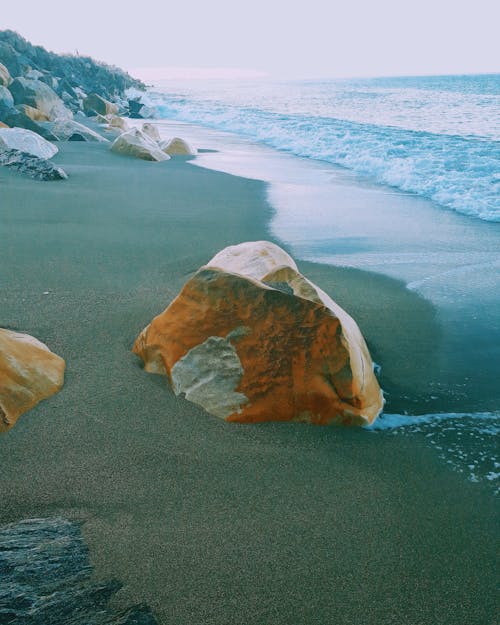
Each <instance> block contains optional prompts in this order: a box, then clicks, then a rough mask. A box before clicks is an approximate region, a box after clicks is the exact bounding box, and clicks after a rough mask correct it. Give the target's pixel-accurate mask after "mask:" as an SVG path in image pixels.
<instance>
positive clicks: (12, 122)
mask: <svg viewBox="0 0 500 625" xmlns="http://www.w3.org/2000/svg"><path fill="white" fill-rule="evenodd" d="M0 120H1V121H3V122H4V123H5V124H7V126H10V127H11V128H14V127H16V128H24V129H26V130H31V131H32V132H35V133H36V134H38V135H40V136H41V137H43V138H44V139H47V141H57V137H56V136H55V135H54V134H53V133H52V132H51V131H50V130H49V129H48V128H44V127H43V126H42V125H41V124H39V123H38V122H34V121H33V120H32V119H30V118H29V117H28V116H27V115H25V114H24V113H22V112H21V111H18V110H17V109H16V108H6V107H4V106H0Z"/></svg>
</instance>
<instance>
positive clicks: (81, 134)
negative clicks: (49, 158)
mask: <svg viewBox="0 0 500 625" xmlns="http://www.w3.org/2000/svg"><path fill="white" fill-rule="evenodd" d="M51 128H52V132H53V133H54V134H55V135H56V136H57V137H58V138H59V139H60V140H61V141H94V142H99V143H108V142H109V141H108V139H105V138H104V137H102V136H101V135H100V134H98V133H97V132H95V131H94V130H92V129H91V128H87V126H84V125H83V124H80V123H78V122H75V121H74V120H72V119H56V120H55V121H54V123H53V124H52V126H51Z"/></svg>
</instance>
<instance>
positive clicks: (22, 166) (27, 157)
mask: <svg viewBox="0 0 500 625" xmlns="http://www.w3.org/2000/svg"><path fill="white" fill-rule="evenodd" d="M0 165H2V166H3V167H9V168H10V169H14V170H15V171H18V172H19V173H21V174H24V175H26V176H29V177H30V178H33V180H66V178H67V177H68V175H67V174H66V172H65V171H64V169H61V168H60V167H57V166H56V165H54V164H53V163H51V162H50V161H49V160H46V159H44V158H39V157H38V156H33V155H32V154H26V152H21V151H19V150H2V149H0Z"/></svg>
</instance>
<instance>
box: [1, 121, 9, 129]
mask: <svg viewBox="0 0 500 625" xmlns="http://www.w3.org/2000/svg"><path fill="white" fill-rule="evenodd" d="M0 128H9V126H7V124H4V123H3V122H0Z"/></svg>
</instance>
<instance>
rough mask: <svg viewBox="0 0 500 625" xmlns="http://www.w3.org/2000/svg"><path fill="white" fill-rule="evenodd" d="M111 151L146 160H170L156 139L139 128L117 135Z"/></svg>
mask: <svg viewBox="0 0 500 625" xmlns="http://www.w3.org/2000/svg"><path fill="white" fill-rule="evenodd" d="M111 151H112V152H116V153H117V154H124V155H126V156H133V157H135V158H140V159H142V160H145V161H168V160H169V159H170V156H168V154H165V153H164V152H162V151H161V150H160V148H159V147H158V145H157V143H156V142H155V141H153V140H152V139H150V138H149V137H148V136H147V135H145V134H144V133H143V132H141V131H140V130H139V129H138V128H133V129H132V130H129V131H127V132H124V133H122V134H121V135H120V136H119V137H117V138H116V139H115V140H114V141H113V143H112V144H111Z"/></svg>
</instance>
